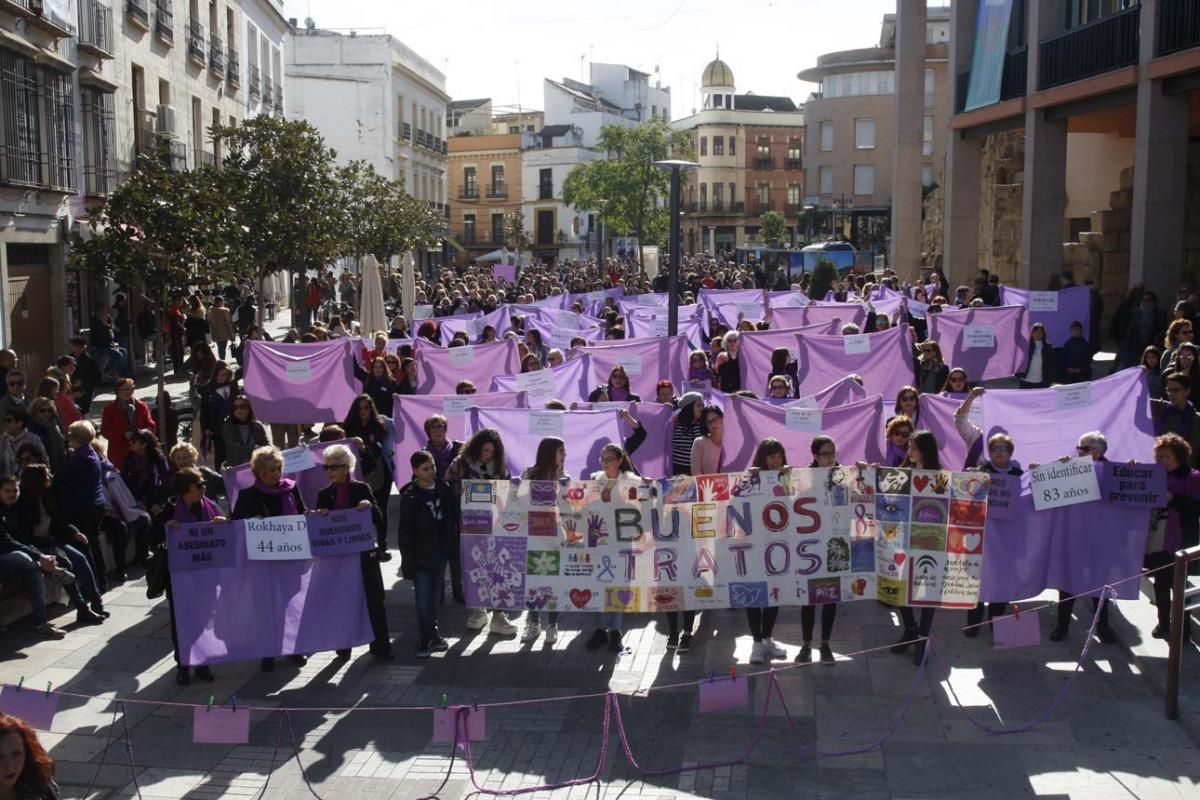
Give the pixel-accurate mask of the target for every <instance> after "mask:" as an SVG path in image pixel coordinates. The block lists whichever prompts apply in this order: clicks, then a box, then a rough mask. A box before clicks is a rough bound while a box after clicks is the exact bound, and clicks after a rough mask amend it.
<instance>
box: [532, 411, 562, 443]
mask: <svg viewBox="0 0 1200 800" xmlns="http://www.w3.org/2000/svg"><path fill="white" fill-rule="evenodd" d="M562 433H563V412H561V411H530V412H529V435H530V436H560V437H561V436H562Z"/></svg>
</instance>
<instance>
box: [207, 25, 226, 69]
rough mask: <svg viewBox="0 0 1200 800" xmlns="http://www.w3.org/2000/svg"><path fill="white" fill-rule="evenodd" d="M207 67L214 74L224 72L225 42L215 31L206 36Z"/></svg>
mask: <svg viewBox="0 0 1200 800" xmlns="http://www.w3.org/2000/svg"><path fill="white" fill-rule="evenodd" d="M208 68H209V69H210V70H212V71H213V73H214V74H216V75H224V74H225V43H224V42H222V41H221V37H220V36H217V35H216V34H215V33H214V34H212V35H211V36H209V37H208Z"/></svg>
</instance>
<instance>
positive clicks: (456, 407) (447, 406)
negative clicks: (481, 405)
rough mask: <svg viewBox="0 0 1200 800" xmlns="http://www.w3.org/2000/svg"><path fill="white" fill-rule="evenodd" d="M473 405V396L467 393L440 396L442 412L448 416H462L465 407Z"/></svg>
mask: <svg viewBox="0 0 1200 800" xmlns="http://www.w3.org/2000/svg"><path fill="white" fill-rule="evenodd" d="M473 405H475V398H474V397H473V396H472V395H469V394H456V395H449V396H446V397H443V398H442V414H443V415H444V416H445V417H447V418H449V417H462V416H465V415H466V413H467V409H468V408H470V407H471V406H473Z"/></svg>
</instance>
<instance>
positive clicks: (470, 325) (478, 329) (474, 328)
mask: <svg viewBox="0 0 1200 800" xmlns="http://www.w3.org/2000/svg"><path fill="white" fill-rule="evenodd" d="M486 327H487V321H486V320H482V319H469V320H467V334H468V335H469V336H470V337H471V338H472V339H478V338H479V337H480V336H483V329H484V328H486Z"/></svg>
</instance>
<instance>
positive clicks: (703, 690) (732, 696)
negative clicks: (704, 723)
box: [700, 678, 750, 714]
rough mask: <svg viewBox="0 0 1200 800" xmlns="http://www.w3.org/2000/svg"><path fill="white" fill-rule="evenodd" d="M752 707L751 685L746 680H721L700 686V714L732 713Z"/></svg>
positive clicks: (707, 682) (706, 682)
mask: <svg viewBox="0 0 1200 800" xmlns="http://www.w3.org/2000/svg"><path fill="white" fill-rule="evenodd" d="M748 705H750V683H749V681H747V680H746V679H745V678H721V679H719V680H711V681H705V682H704V683H701V684H700V713H701V714H710V713H712V712H714V711H731V710H733V709H735V708H745V707H746V706H748Z"/></svg>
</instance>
